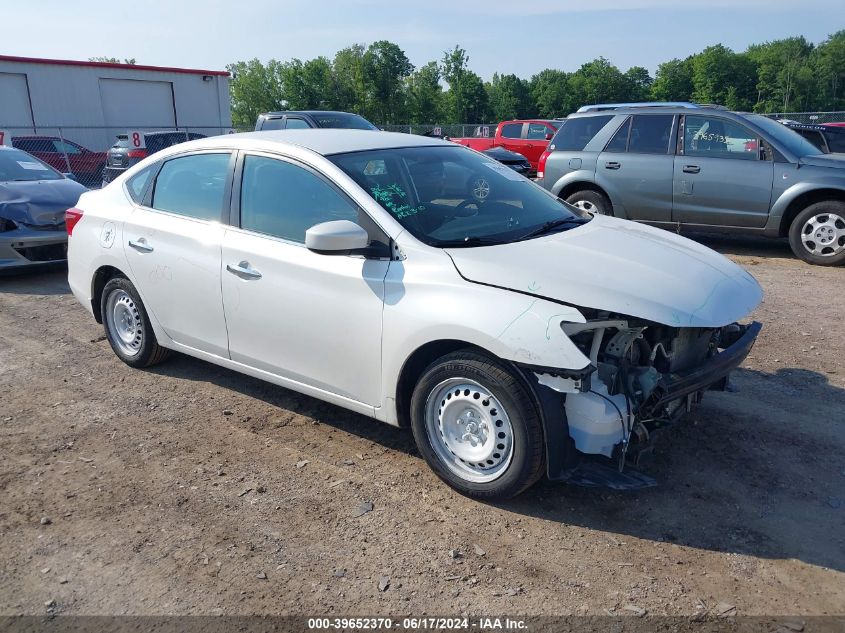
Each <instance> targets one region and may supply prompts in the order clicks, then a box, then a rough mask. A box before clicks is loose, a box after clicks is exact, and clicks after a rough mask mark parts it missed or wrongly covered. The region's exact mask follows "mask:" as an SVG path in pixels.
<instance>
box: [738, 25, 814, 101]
mask: <svg viewBox="0 0 845 633" xmlns="http://www.w3.org/2000/svg"><path fill="white" fill-rule="evenodd" d="M812 51H813V45H812V44H810V43H809V42H808V41H807V40H805V39H804V38H803V37H789V38H786V39H783V40H775V41H773V42H765V43H763V44H756V45H754V46H750V47H749V48H748V50H747V51H746V55H748V57H750V58H751V59H752V60H753V61H754V63H755V64H756V66H757V84H756V89H757V100H756V104H755V106H754V107H755V109H757V110H759V111H762V112H771V111H773V110H779V111H781V112H786V111H789V110H790V109H792V108H794V107H795V105H796V104H795V102H796V100H798V101H800V100H801V98H802V97H806V94H807V91H806V87H807V86H806V85H803V84H805V83H806V82H808V81H810V82H812V72H811V71H810V68H809V64H810V55H811V53H812Z"/></svg>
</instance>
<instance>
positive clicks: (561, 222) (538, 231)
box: [516, 218, 589, 242]
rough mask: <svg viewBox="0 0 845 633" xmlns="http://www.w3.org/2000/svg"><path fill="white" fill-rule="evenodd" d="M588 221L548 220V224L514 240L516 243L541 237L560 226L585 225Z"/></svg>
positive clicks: (573, 219) (580, 219)
mask: <svg viewBox="0 0 845 633" xmlns="http://www.w3.org/2000/svg"><path fill="white" fill-rule="evenodd" d="M587 222H589V220H587V219H585V218H559V219H557V220H549V221H548V222H544V223H543V224H541V225H540V226H538V227H537V228H536V229H533V230H531V231H529V232H528V233H526V234H525V235H523V236H521V237H518V238H517V239H516V241H517V242H519V241H522V240H527V239H531V238H532V237H537V236H538V235H543V234H544V233H549V232H550V231H551V230H552V229H556V228H558V227H560V226H566V225H568V224H586V223H587Z"/></svg>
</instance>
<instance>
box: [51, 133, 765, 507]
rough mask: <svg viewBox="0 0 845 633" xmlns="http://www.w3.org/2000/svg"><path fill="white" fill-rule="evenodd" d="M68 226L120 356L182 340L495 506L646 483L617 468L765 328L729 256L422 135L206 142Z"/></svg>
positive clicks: (173, 151) (85, 200) (137, 178)
mask: <svg viewBox="0 0 845 633" xmlns="http://www.w3.org/2000/svg"><path fill="white" fill-rule="evenodd" d="M467 172H475V173H477V174H482V175H484V177H485V178H486V179H487V183H488V187H489V188H488V191H487V192H486V195H485V196H484V199H483V201H479V200H478V198H477V197H476V196H475V194H474V192H473V191H472V190H471V189H470V188H469V186H468V185H469V182H470V181H468V179H466V178H465V177H464V174H466V173H467ZM444 174H447V175H448V174H456V176H454V177H453V176H446V177H445V178H444V176H443V175H444ZM446 189H450V190H453V191H456V192H457V193H455V194H446V193H445V192H444V191H445V190H446ZM67 217H68V222H67V228H68V233H69V241H70V248H69V258H70V259H69V262H70V263H69V274H68V278H69V283H70V287H71V289H72V291H73V293H74V295H75V296H76V297H77V299H78V300H79V301H80V302H81V303H82V305H83V306H85V307H86V308H87V310H88V311H90V312H91V314H92V315H93V316H94V318H95V319H96V320H97V321H100V322H101V323H103V327H104V329H105V333H106V337H107V338H108V341H109V343H110V345H111V347H112V349H113V350H114V353H115V354H116V355H117V356H118V358H120V359H121V360H122V361H123V362H125V363H127V364H128V365H130V366H132V367H138V368H141V367H147V366H149V365H153V364H155V363H158V362H160V361H163V360H164V359H165V358H166V357H167V356H168V355H169V354H170V353H171V351H172V350H176V351H181V352H184V353H185V354H188V355H191V356H196V357H197V358H202V359H205V360H208V361H210V362H212V363H215V364H218V365H220V366H223V367H228V368H230V369H233V370H235V371H239V372H243V373H245V374H248V375H250V376H254V377H258V378H261V379H263V380H267V381H269V382H272V383H275V384H278V385H281V386H284V387H288V388H290V389H293V390H295V391H298V392H301V393H304V394H307V395H310V396H313V397H316V398H318V399H321V400H325V401H327V402H330V403H334V404H337V405H340V406H342V407H346V408H348V409H350V410H353V411H357V412H359V413H362V414H364V415H367V416H371V417H374V418H376V419H378V420H382V421H384V422H387V423H390V424H394V425H399V426H409V427H410V428H411V429H412V431H413V434H414V438H415V440H416V443H417V446H418V447H419V450H420V453H421V454H422V456H423V457H424V458H425V460H426V461H427V462H428V463H429V465H430V466H431V468H432V469H433V470H434V471H435V472H436V473H437V475H438V476H439V477H441V478H442V479H443V480H444V481H446V482H447V483H448V484H450V485H451V486H453V487H455V488H456V489H457V490H459V491H460V492H462V493H464V494H467V495H471V496H475V497H479V498H483V499H491V498H497V497H506V496H510V495H514V494H517V493H519V492H520V491H522V490H524V489H525V488H526V487H528V486H529V485H531V484H532V483H533V482H534V481H536V480H537V479H538V478H539V477H541V476H542V474H543V472H544V470H545V472H546V473H547V474H548V475H549V476H550V477H551V478H552V479H568V480H569V481H574V482H579V481H580V482H583V483H595V482H596V481H597V480H598V478H599V477H601V478H602V480H603V481H604V482H606V483H608V484H609V485H614V486H617V487H636V486H641V485H646V484H648V483H653V480H650V479H647V478H644V476H642V475H641V474H640V475H638V474H637V473H635V472H631V471H625V472H623V473H620V469H621V468H622V466H624V465H625V461H626V456H628V457H630V456H632V455H634V454H635V453H637V452H638V451H639V450H641V449H643V448H645V447H647V445H648V438H649V437H650V431H651V430H654V429H655V428H657V427H662V426H664V425H668V424H669V423H671V422H672V421H674V420H676V419H678V418H679V417H680V416H682V415H683V413H684V412H685V411H686V410H687V409H688V408H689V407H691V406H692V405H694V404H695V403H697V402H698V401H699V400H700V399H701V396H702V394H703V392H704V390H706V389H707V388H709V387H722V386H724V384H725V380H726V378H727V376H728V374H729V373H730V372H731V370H732V369H733V368H735V367H736V366H737V365H739V363H741V362H742V360H743V359H744V358H745V356H746V355H747V354H748V352H749V350H750V349H751V346H752V344H753V343H754V341H755V339H756V337H757V334H758V332H759V330H760V325H759V324H757V323H752V324H746V325H740V324H739V323H737V320H738V319H744V318H745V317H747V315H748V314H749V313H750V312H751V310H753V309H754V308H755V307H756V306H757V304H758V303H759V302H760V300H761V297H762V292H761V290H760V286H759V285H758V284H757V282H756V281H755V280H754V278H753V277H751V275H749V274H748V273H747V272H745V271H744V270H743V269H742V268H740V267H739V266H737V265H736V264H734V263H732V262H731V261H730V260H728V259H727V258H725V257H722V256H721V255H719V254H718V253H715V252H714V251H712V250H710V249H708V248H706V247H704V246H701V245H700V244H697V243H695V242H692V241H689V240H687V239H685V238H683V237H680V236H677V235H673V234H671V233H668V232H664V231H660V230H658V229H655V228H651V227H646V226H638V225H635V224H633V223H631V222H627V221H624V220H619V219H615V218H610V217H603V216H595V217H593V216H590V215H589V214H587V213H584V212H582V211H580V210H578V209H576V208H574V207H571V206H569V205H567V204H564V203H563V202H562V201H560V200H559V199H558V198H556V197H554V196H552V195H549V194H548V193H547V192H546V191H544V190H543V189H542V188H540V187H538V186H537V185H535V184H534V183H532V182H531V181H530V180H528V179H526V178H524V177H522V176H520V175H519V174H516V173H514V171H513V170H511V169H509V168H507V167H505V166H504V165H501V164H499V163H497V162H496V161H494V160H491V159H490V158H488V157H486V156H482V155H480V154H478V153H477V152H472V151H469V150H467V149H466V148H463V147H459V146H456V145H455V144H453V143H449V142H446V141H440V140H437V139H432V138H424V137H421V136H413V135H409V134H392V133H387V132H385V133H380V134H369V133H364V132H361V131H356V130H309V131H303V130H285V131H279V132H271V133H266V132H264V133H258V134H256V133H252V134H238V135H232V136H226V137H215V138H208V139H204V140H201V141H194V142H191V143H186V144H183V145H180V146H177V147H172V148H168V149H166V150H163V151H162V152H160V153H159V154H157V155H155V156H152V157H150V158H147V159H146V160H144V161H142V162H141V163H140V164H138V165H136V166H134V167H132V168H131V169H130V170H129V171H128V172H127V173H126V174H124V175H122V176H120V177H119V178H118V180H117V181H116V182H115V183H114V184H113V185H112V186H110V187H107V188H105V189H102V190H100V191H95V192H90V193H86V194H85V195H83V196H82V198H81V199H80V201H79V203H78V204H77V206H76V208H74V209H72V210H69V211H68V215H67ZM106 231H108V235H109V236H110V237H109V239H104V237H103V236H104V232H106ZM111 236H113V238H112V237H111Z"/></svg>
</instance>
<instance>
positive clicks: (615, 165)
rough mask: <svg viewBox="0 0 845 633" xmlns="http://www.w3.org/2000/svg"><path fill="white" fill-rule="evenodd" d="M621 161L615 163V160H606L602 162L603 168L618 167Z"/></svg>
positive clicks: (620, 165)
mask: <svg viewBox="0 0 845 633" xmlns="http://www.w3.org/2000/svg"><path fill="white" fill-rule="evenodd" d="M620 167H622V163H617V162H616V161H615V160H611V161H608V162H606V163H605V164H604V168H605V169H619V168H620Z"/></svg>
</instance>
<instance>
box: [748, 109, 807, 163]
mask: <svg viewBox="0 0 845 633" xmlns="http://www.w3.org/2000/svg"><path fill="white" fill-rule="evenodd" d="M746 118H747V119H748V120H749V121H751V122H752V123H754V124H755V125H757V126H758V127H760V128H762V129H763V130H765V131H766V132H768V133H769V134H770V135H771V136H773V137H774V138H775V140H776V141H778V142H779V143H780V144H781V145H783V146H784V147H786V149H788V150H789V151H790V152H792V153H793V154H795V155H796V156H798V157H801V156H816V155H818V154H821V153H822V151H821V150H820V149H819V148H818V147H816V146H815V145H813V144H812V143H811V142H810V141H808V140H807V139H805V138H804V137H803V136H801V135H800V134H798V132H796V131H795V130H790V129H789V128H788V127H786V126H785V125H784V124H783V123H778V122H777V121H775V120H773V119H770V118H769V117H766V116H762V115H760V114H750V115H747V116H746Z"/></svg>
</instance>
